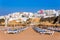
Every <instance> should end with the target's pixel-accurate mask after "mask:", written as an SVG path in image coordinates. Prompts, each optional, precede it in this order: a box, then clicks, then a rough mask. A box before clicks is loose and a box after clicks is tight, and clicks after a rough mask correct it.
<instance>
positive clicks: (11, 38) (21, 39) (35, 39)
mask: <svg viewBox="0 0 60 40" xmlns="http://www.w3.org/2000/svg"><path fill="white" fill-rule="evenodd" d="M0 40H60V33H59V32H55V33H54V34H53V35H47V34H39V33H37V32H36V31H34V30H33V29H32V27H29V28H28V29H27V30H25V31H23V32H21V33H18V34H6V33H4V32H3V31H0Z"/></svg>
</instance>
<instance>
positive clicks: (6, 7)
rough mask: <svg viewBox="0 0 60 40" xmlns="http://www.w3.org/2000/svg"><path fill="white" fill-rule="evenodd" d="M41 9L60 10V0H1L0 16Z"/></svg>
mask: <svg viewBox="0 0 60 40" xmlns="http://www.w3.org/2000/svg"><path fill="white" fill-rule="evenodd" d="M40 9H56V10H57V9H60V0H0V15H6V14H9V13H12V12H25V11H26V12H37V11H38V10H40Z"/></svg>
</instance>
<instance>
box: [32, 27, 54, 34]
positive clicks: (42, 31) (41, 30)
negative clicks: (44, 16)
mask: <svg viewBox="0 0 60 40" xmlns="http://www.w3.org/2000/svg"><path fill="white" fill-rule="evenodd" d="M33 29H34V30H35V31H37V32H39V33H41V34H53V33H54V31H50V30H47V29H41V28H39V27H34V28H33Z"/></svg>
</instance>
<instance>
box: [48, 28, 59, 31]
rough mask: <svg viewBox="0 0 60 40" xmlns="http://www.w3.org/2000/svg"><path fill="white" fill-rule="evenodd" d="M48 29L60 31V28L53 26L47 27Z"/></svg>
mask: <svg viewBox="0 0 60 40" xmlns="http://www.w3.org/2000/svg"><path fill="white" fill-rule="evenodd" d="M47 29H48V30H53V31H57V32H60V28H56V27H55V28H53V27H48V28H47Z"/></svg>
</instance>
